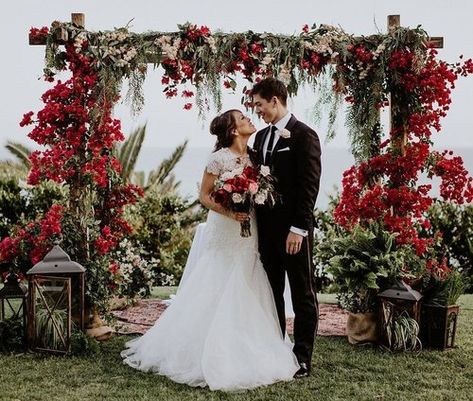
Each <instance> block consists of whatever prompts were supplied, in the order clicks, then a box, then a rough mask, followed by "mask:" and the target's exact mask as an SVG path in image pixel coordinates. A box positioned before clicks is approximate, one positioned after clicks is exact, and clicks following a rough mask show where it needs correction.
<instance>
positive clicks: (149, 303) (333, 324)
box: [112, 299, 348, 336]
mask: <svg viewBox="0 0 473 401" xmlns="http://www.w3.org/2000/svg"><path fill="white" fill-rule="evenodd" d="M166 308H167V305H166V303H165V302H164V301H162V300H160V299H142V300H139V301H137V302H136V304H135V305H133V306H130V307H128V308H126V309H124V310H116V311H113V312H112V313H113V315H114V316H115V317H116V318H117V323H116V324H115V332H116V333H117V334H143V333H144V332H146V331H147V330H148V329H149V328H150V327H151V326H152V325H153V324H154V322H155V321H156V320H157V319H158V317H159V316H160V315H161V313H163V312H164V310H165V309H166ZM319 316H320V321H319V330H318V332H317V335H319V336H345V335H346V332H345V328H346V325H347V316H348V314H347V312H345V311H344V310H342V309H341V308H339V307H338V306H336V305H329V304H321V305H320V314H319ZM293 324H294V319H293V318H288V319H287V331H288V333H289V334H292V333H293Z"/></svg>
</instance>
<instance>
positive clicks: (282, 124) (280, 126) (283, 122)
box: [270, 112, 292, 131]
mask: <svg viewBox="0 0 473 401" xmlns="http://www.w3.org/2000/svg"><path fill="white" fill-rule="evenodd" d="M291 117H292V114H291V113H289V112H287V113H286V115H285V116H284V117H283V118H281V119H280V120H279V121H278V122H277V123H276V124H271V125H270V126H272V125H274V126H275V127H276V128H277V129H278V130H279V131H281V130H283V129H284V128H286V125H287V123H288V122H289V120H290V119H291Z"/></svg>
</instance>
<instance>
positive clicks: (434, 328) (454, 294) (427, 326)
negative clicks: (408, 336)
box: [421, 262, 465, 350]
mask: <svg viewBox="0 0 473 401" xmlns="http://www.w3.org/2000/svg"><path fill="white" fill-rule="evenodd" d="M443 265H444V266H445V267H444V268H439V267H438V266H437V267H435V268H434V269H430V273H429V274H428V276H427V277H426V278H425V283H424V291H423V293H424V303H423V305H422V317H421V339H422V343H423V344H424V346H425V347H430V348H435V349H439V350H446V349H451V348H453V347H454V346H455V334H456V329H457V319H458V313H459V310H460V307H459V306H458V305H457V301H458V298H459V297H460V295H461V294H462V293H463V290H464V288H465V280H464V278H463V276H462V274H461V273H460V272H459V271H458V270H449V269H448V268H446V265H445V262H443Z"/></svg>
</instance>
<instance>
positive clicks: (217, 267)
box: [122, 148, 299, 391]
mask: <svg viewBox="0 0 473 401" xmlns="http://www.w3.org/2000/svg"><path fill="white" fill-rule="evenodd" d="M249 163H250V161H249V159H246V158H244V159H242V158H238V157H237V156H236V155H234V154H233V153H232V152H231V151H230V150H229V149H226V148H224V149H221V150H219V151H217V152H215V153H213V154H212V156H211V158H210V161H209V163H208V165H207V170H208V171H209V172H211V173H213V174H216V175H222V174H224V173H228V172H230V171H234V170H235V169H238V168H239V167H244V166H245V165H247V164H249ZM251 233H252V235H251V237H249V238H242V237H241V236H240V224H239V223H238V222H237V221H235V220H232V219H230V218H228V217H225V216H223V215H221V214H218V213H215V212H213V211H210V212H209V214H208V218H207V224H206V225H205V228H204V233H203V234H202V235H201V236H200V237H199V241H198V242H197V241H195V240H194V242H193V244H192V249H191V254H192V255H194V256H195V255H198V256H197V257H192V258H189V259H188V262H187V263H188V266H186V269H185V270H186V271H188V272H189V274H188V275H187V276H186V279H185V281H183V282H182V283H181V285H180V286H179V290H178V292H177V294H176V296H175V297H174V299H173V301H172V303H171V304H170V306H169V307H168V308H167V309H166V310H165V311H164V313H163V314H162V315H161V317H160V318H159V319H158V320H157V322H156V323H155V325H154V326H153V327H152V328H151V329H150V330H149V331H148V332H147V333H146V334H145V335H143V336H142V337H139V338H137V339H135V340H132V341H130V342H128V343H127V344H126V347H127V349H126V350H125V351H123V352H122V357H123V358H124V362H125V363H127V364H128V365H130V366H131V367H133V368H136V369H139V370H142V371H150V372H155V373H157V374H160V375H165V376H167V377H169V378H170V379H171V380H174V381H175V382H178V383H185V384H188V385H190V386H200V387H205V386H208V387H209V388H210V389H212V390H223V391H239V390H245V389H251V388H254V387H258V386H262V385H268V384H271V383H275V382H277V381H284V380H291V379H292V378H293V375H294V373H295V372H296V371H297V369H298V368H299V365H298V363H297V360H296V358H295V356H294V354H293V353H292V344H291V342H290V341H289V340H288V339H286V340H284V339H283V336H282V334H281V330H280V327H279V323H278V319H277V313H276V307H275V304H274V298H273V295H272V291H271V287H270V285H269V282H268V278H267V276H266V272H265V271H264V269H263V266H262V264H261V262H260V259H259V254H258V246H257V231H256V225H255V218H254V216H253V217H252V219H251ZM197 247H198V249H196V248H197ZM189 263H192V264H193V266H192V267H190V266H189ZM286 338H287V336H286Z"/></svg>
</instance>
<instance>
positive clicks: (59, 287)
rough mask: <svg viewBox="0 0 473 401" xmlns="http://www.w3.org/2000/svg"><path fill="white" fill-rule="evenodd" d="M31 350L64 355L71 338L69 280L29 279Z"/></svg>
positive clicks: (45, 277) (63, 278) (55, 278)
mask: <svg viewBox="0 0 473 401" xmlns="http://www.w3.org/2000/svg"><path fill="white" fill-rule="evenodd" d="M33 304H34V311H33V318H34V325H33V327H34V333H33V335H34V338H35V341H34V343H35V348H36V349H38V350H41V349H44V350H48V351H58V352H68V351H69V346H70V335H71V279H70V278H65V277H51V276H36V277H34V278H33Z"/></svg>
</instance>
